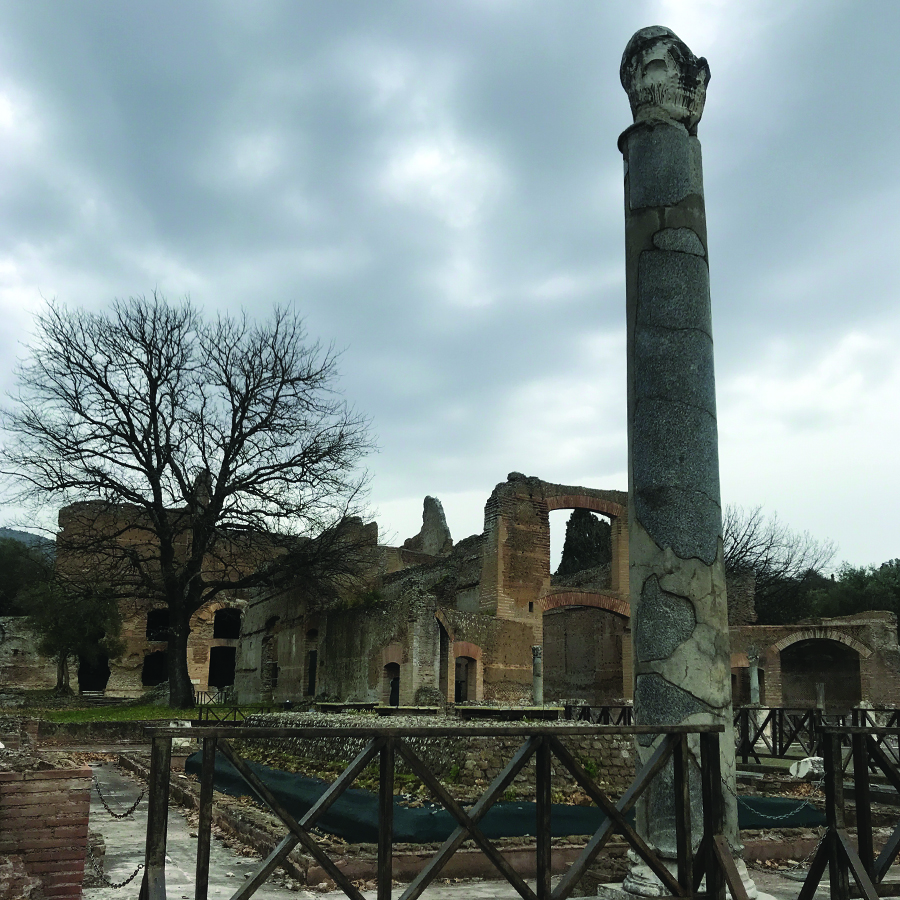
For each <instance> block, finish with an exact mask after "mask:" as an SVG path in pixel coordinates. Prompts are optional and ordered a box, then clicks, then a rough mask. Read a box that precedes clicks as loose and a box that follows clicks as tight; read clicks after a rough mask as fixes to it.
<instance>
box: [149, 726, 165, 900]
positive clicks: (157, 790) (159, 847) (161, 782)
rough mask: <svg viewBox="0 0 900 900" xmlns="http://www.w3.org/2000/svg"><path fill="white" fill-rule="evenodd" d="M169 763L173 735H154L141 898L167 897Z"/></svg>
mask: <svg viewBox="0 0 900 900" xmlns="http://www.w3.org/2000/svg"><path fill="white" fill-rule="evenodd" d="M171 767H172V738H171V737H168V736H166V737H160V736H157V735H153V737H152V739H151V743H150V790H149V797H148V802H147V842H146V846H145V852H144V881H143V884H142V885H141V900H166V830H167V828H168V824H169V772H170V769H171Z"/></svg>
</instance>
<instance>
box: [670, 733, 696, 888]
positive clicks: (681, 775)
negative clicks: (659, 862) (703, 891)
mask: <svg viewBox="0 0 900 900" xmlns="http://www.w3.org/2000/svg"><path fill="white" fill-rule="evenodd" d="M672 737H673V738H674V739H675V749H674V754H673V760H672V762H673V767H674V775H675V783H674V790H675V845H676V853H677V855H678V883H679V884H680V885H681V886H682V887H683V888H684V889H685V891H686V892H687V893H686V896H688V897H692V896H693V894H694V854H693V845H692V840H693V835H692V833H691V784H690V754H689V753H688V736H687V735H686V734H677V735H672Z"/></svg>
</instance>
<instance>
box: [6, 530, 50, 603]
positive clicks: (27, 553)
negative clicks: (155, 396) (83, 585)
mask: <svg viewBox="0 0 900 900" xmlns="http://www.w3.org/2000/svg"><path fill="white" fill-rule="evenodd" d="M0 572H2V573H3V578H2V579H0V616H21V615H25V614H26V612H27V611H28V610H27V608H26V607H24V606H23V604H22V595H23V594H24V593H25V592H26V591H27V590H29V589H31V588H33V587H35V586H36V585H38V584H43V583H45V582H46V581H48V580H49V579H50V577H51V575H52V572H53V559H52V557H51V556H50V554H49V553H48V552H47V551H46V550H44V549H43V548H39V547H29V546H27V545H26V544H23V543H22V542H21V541H17V540H15V539H14V538H0Z"/></svg>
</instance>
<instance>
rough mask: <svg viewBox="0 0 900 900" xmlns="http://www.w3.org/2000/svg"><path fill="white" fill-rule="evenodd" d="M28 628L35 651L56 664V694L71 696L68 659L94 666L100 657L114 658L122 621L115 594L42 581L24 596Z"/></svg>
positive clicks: (117, 650) (117, 648)
mask: <svg viewBox="0 0 900 900" xmlns="http://www.w3.org/2000/svg"><path fill="white" fill-rule="evenodd" d="M22 602H23V603H24V605H26V606H27V607H28V610H29V613H28V617H27V619H26V621H27V623H28V627H29V628H30V629H31V630H32V631H33V632H34V633H35V635H36V637H37V650H38V653H41V654H42V655H43V656H46V657H48V658H49V659H55V660H56V692H57V693H60V694H71V693H72V688H71V687H70V685H69V657H71V656H77V657H79V658H80V659H81V660H82V661H84V662H87V663H88V664H90V665H96V664H97V663H98V662H99V660H100V657H101V655H103V654H105V655H106V656H107V657H115V656H118V655H119V654H120V653H121V652H122V651H123V650H124V644H123V643H122V641H121V640H120V632H121V627H122V618H121V614H120V611H119V604H118V601H117V598H116V596H115V594H114V593H113V592H111V591H109V590H102V589H96V588H95V589H87V588H86V587H85V586H79V589H77V590H76V589H74V588H73V587H71V586H70V587H69V588H68V589H67V588H66V586H64V585H63V584H61V583H60V582H59V581H58V580H50V581H46V582H44V583H43V584H38V585H35V586H34V587H32V588H31V589H29V590H28V591H26V592H25V594H24V595H23V598H22Z"/></svg>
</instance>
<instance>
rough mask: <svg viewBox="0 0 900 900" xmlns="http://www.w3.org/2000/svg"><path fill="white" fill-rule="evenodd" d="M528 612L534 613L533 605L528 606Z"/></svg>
mask: <svg viewBox="0 0 900 900" xmlns="http://www.w3.org/2000/svg"><path fill="white" fill-rule="evenodd" d="M528 612H534V603H529V604H528Z"/></svg>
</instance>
